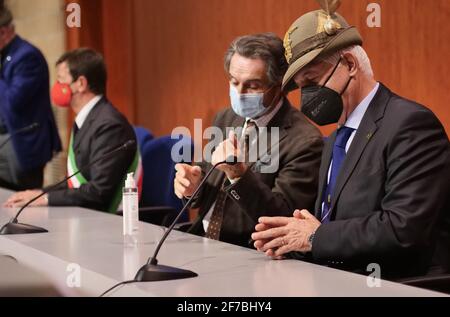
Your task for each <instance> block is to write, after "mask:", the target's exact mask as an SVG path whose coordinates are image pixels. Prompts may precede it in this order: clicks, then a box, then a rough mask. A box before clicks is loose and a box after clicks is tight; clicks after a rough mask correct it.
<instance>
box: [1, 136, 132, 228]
mask: <svg viewBox="0 0 450 317" xmlns="http://www.w3.org/2000/svg"><path fill="white" fill-rule="evenodd" d="M135 143H136V141H135V140H128V141H127V142H125V143H124V144H122V145H121V146H119V147H117V148H115V149H114V150H112V151H110V152H108V153H106V154H104V155H102V156H101V157H99V158H98V159H96V160H94V161H92V162H90V163H89V164H87V165H86V166H83V167H82V168H80V169H79V170H78V171H76V172H75V173H73V174H72V175H69V176H67V177H66V178H64V179H63V180H62V181H60V182H58V183H56V184H54V185H52V186H49V187H47V188H46V189H45V190H43V191H42V193H41V194H39V195H37V196H36V197H34V198H32V199H30V200H29V201H28V202H27V203H26V204H25V205H23V206H22V208H20V209H19V211H18V212H17V213H16V215H15V216H14V217H13V218H12V219H11V220H10V221H9V222H8V223H7V224H5V225H4V226H3V227H2V228H1V229H0V235H10V234H29V233H44V232H48V230H46V229H44V228H40V227H35V226H32V225H27V224H23V223H18V220H17V219H18V218H19V216H20V214H21V213H22V211H23V210H24V209H25V208H27V207H28V206H29V205H31V204H32V203H33V202H35V201H36V200H38V199H39V198H41V197H42V196H44V195H45V194H47V193H49V192H51V191H53V190H54V189H56V188H57V187H59V186H60V185H61V184H63V183H65V182H67V181H68V180H69V179H71V178H72V177H74V176H76V175H78V174H79V173H81V171H83V170H85V169H87V168H88V167H91V166H92V165H94V164H95V163H97V162H99V161H102V160H104V159H107V158H109V157H111V156H113V155H114V154H116V153H117V152H120V151H124V150H128V149H129V148H130V147H131V146H133V145H134V144H135Z"/></svg>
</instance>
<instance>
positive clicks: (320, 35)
mask: <svg viewBox="0 0 450 317" xmlns="http://www.w3.org/2000/svg"><path fill="white" fill-rule="evenodd" d="M308 32H313V33H308ZM316 32H317V33H316ZM361 44H362V40H361V37H360V35H359V33H358V32H357V30H356V29H355V28H354V27H350V26H348V24H347V22H346V21H345V20H344V19H343V18H342V17H341V16H340V15H338V14H333V15H332V16H331V17H329V18H328V15H327V14H326V13H325V12H323V11H314V12H310V13H307V14H305V15H304V16H302V17H300V18H299V19H298V20H297V21H296V22H295V23H294V25H293V26H292V27H291V29H290V31H289V32H288V33H287V35H286V40H285V45H286V46H287V48H286V50H287V51H289V52H290V54H288V55H287V59H288V61H289V64H290V67H289V70H288V71H287V73H286V76H285V78H284V81H283V87H284V88H285V89H288V90H292V89H295V88H296V87H300V88H301V89H302V111H303V112H304V113H305V114H306V115H307V116H309V117H310V118H311V119H312V120H315V121H316V122H317V123H319V124H329V123H333V122H338V129H337V130H336V131H335V132H334V133H333V134H332V135H331V136H330V137H329V139H328V141H327V143H326V146H325V149H324V152H323V156H322V163H321V167H320V177H319V187H318V188H319V190H318V192H319V195H318V198H317V201H316V205H315V209H314V210H313V212H311V213H310V212H308V211H307V210H301V211H300V210H296V211H295V212H294V217H292V218H287V217H286V218H285V217H278V218H276V217H275V218H270V217H263V218H261V219H260V224H258V225H257V226H256V231H257V232H256V233H254V234H253V235H252V237H253V239H254V240H256V242H255V246H256V247H257V248H258V249H259V250H261V251H264V252H266V254H267V255H269V256H272V257H275V258H280V257H283V256H285V255H288V254H289V255H292V256H295V257H300V258H303V259H309V260H312V261H315V262H318V263H321V264H325V265H329V266H334V267H338V268H342V269H346V270H352V271H356V272H360V273H366V274H367V273H371V272H372V271H371V270H372V269H371V268H373V267H374V266H369V264H377V265H379V268H380V272H379V273H381V276H382V277H384V278H393V279H395V278H400V277H409V276H420V275H423V274H426V273H429V272H431V271H435V272H443V271H446V270H448V269H449V266H448V265H449V262H448V259H449V257H448V256H449V252H450V251H449V250H450V243H449V239H448V237H449V232H450V228H449V222H448V220H449V210H448V209H447V208H448V206H446V204H447V202H448V200H447V199H448V195H449V189H450V183H449V182H450V166H449V162H450V148H449V141H448V137H447V135H446V133H445V131H444V128H443V126H442V125H441V123H440V122H439V120H438V119H437V118H436V116H435V115H434V114H433V113H432V112H431V111H430V110H429V109H427V108H425V107H424V106H422V105H419V104H417V103H415V102H413V101H409V100H406V99H404V98H401V97H399V96H397V95H395V94H394V93H392V92H391V91H390V90H389V89H388V88H386V87H385V86H384V85H383V84H381V83H377V82H376V81H375V80H374V76H373V72H372V69H371V65H370V61H369V59H368V57H367V54H366V53H365V51H364V50H363V49H362V47H361V46H360V45H361ZM298 48H301V50H298ZM305 52H306V53H305ZM290 252H294V253H290ZM295 252H298V253H295Z"/></svg>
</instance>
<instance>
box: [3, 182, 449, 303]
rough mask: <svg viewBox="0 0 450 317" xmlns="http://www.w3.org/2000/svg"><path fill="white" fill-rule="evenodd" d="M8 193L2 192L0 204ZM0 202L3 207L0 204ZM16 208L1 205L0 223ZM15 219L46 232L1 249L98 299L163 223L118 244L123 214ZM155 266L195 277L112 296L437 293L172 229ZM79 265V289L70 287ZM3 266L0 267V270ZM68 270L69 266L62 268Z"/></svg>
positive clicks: (60, 213)
mask: <svg viewBox="0 0 450 317" xmlns="http://www.w3.org/2000/svg"><path fill="white" fill-rule="evenodd" d="M10 194H11V192H8V191H6V190H3V189H0V202H1V203H3V202H4V201H5V199H6V198H7V197H8V196H9V195H10ZM0 205H1V204H0ZM15 211H16V210H11V209H4V208H2V207H0V224H2V225H3V223H5V222H7V221H8V220H9V219H10V218H11V217H12V216H13V214H14V213H15ZM19 221H20V222H23V223H27V224H33V225H37V226H41V227H44V228H46V229H48V230H49V232H48V233H44V234H31V235H14V236H0V254H1V253H3V254H7V255H11V256H13V257H15V258H16V259H17V260H18V261H19V262H20V263H22V264H24V265H26V266H29V267H31V268H32V269H34V270H36V271H38V272H41V273H42V274H44V275H45V276H46V277H48V278H50V279H51V280H52V281H53V283H54V284H55V285H56V286H57V287H58V288H59V289H60V290H61V291H62V292H63V293H64V294H66V295H75V296H76V295H82V296H98V295H100V294H101V293H102V292H103V291H105V290H106V289H108V288H109V287H111V286H113V285H114V284H116V283H118V282H120V281H123V280H129V279H132V278H133V277H134V275H135V274H136V272H137V270H138V269H139V268H140V267H141V266H142V265H143V264H144V263H145V262H146V260H147V258H148V257H149V256H150V255H152V254H153V251H154V249H155V246H156V244H157V242H158V241H159V239H160V238H161V236H162V234H163V232H164V231H163V230H164V229H163V228H160V227H158V226H154V225H150V224H146V223H140V228H139V230H140V236H139V242H138V244H137V246H135V247H126V246H125V245H124V244H123V242H122V218H121V217H119V216H115V215H110V214H105V213H102V212H97V211H93V210H87V209H82V208H60V207H50V208H29V209H27V210H25V211H24V212H23V213H22V216H21V217H20V219H19ZM158 259H159V263H160V264H164V265H170V266H175V267H179V268H185V269H189V270H192V271H194V272H196V273H198V275H199V276H198V277H196V278H191V279H184V280H175V281H163V282H148V283H138V284H130V285H126V286H123V287H120V288H118V289H117V290H115V291H113V292H112V293H110V296H186V297H197V296H219V297H240V296H242V297H247V296H255V297H279V296H295V297H300V296H443V294H440V293H435V292H431V291H427V290H422V289H419V288H414V287H409V286H405V285H401V284H397V283H392V282H388V281H381V287H374V288H370V287H368V285H367V278H366V277H365V276H360V275H357V274H353V273H348V272H344V271H340V270H335V269H331V268H327V267H322V266H319V265H314V264H310V263H306V262H301V261H297V260H286V261H273V260H271V259H269V258H267V257H266V256H264V255H263V254H261V253H258V252H256V251H253V250H250V249H246V248H241V247H238V246H234V245H231V244H226V243H222V242H217V241H212V240H208V239H204V238H200V237H197V236H193V235H189V234H186V233H182V232H177V231H174V232H173V233H172V234H171V235H170V236H169V238H168V240H167V241H166V243H165V245H164V246H163V247H162V249H161V252H160V254H159V257H158ZM78 268H79V270H80V273H81V274H80V282H81V286H80V287H75V288H73V287H69V286H68V283H67V281H68V279H69V281H72V282H73V281H77V279H76V277H75V279H74V276H75V275H73V274H74V272H75V273H76V271H77V270H78ZM1 269H2V268H0V270H1ZM68 270H69V271H68Z"/></svg>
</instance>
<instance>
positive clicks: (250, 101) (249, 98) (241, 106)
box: [230, 84, 269, 119]
mask: <svg viewBox="0 0 450 317" xmlns="http://www.w3.org/2000/svg"><path fill="white" fill-rule="evenodd" d="M230 100H231V107H232V108H233V111H234V112H235V113H236V114H237V115H238V116H240V117H242V118H251V119H255V118H258V117H260V116H262V115H263V114H264V113H265V112H266V111H267V110H268V109H269V107H265V106H264V93H256V94H239V92H238V90H237V88H236V87H235V86H233V85H231V84H230Z"/></svg>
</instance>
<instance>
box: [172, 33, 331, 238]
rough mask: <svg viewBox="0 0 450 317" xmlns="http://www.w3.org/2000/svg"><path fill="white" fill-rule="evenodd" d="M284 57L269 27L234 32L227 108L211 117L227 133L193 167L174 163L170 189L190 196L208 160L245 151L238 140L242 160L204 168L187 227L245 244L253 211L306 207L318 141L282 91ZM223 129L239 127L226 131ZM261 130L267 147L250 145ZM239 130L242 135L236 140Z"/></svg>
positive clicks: (227, 66)
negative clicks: (208, 174) (204, 180)
mask: <svg viewBox="0 0 450 317" xmlns="http://www.w3.org/2000/svg"><path fill="white" fill-rule="evenodd" d="M283 56H284V49H283V44H282V41H281V40H280V39H279V38H278V37H276V36H275V35H273V34H256V35H250V36H244V37H240V38H238V39H236V40H235V41H234V42H233V43H232V45H231V46H230V48H229V50H228V52H227V53H226V56H225V69H226V71H227V73H228V74H229V78H230V97H231V108H229V109H226V110H224V111H222V112H220V113H219V114H218V115H217V116H216V119H215V121H214V123H213V126H214V127H216V128H218V129H220V130H219V131H220V132H221V133H220V135H223V136H225V139H226V140H224V141H223V142H221V143H220V144H217V146H216V147H215V150H214V153H213V154H212V158H211V160H207V159H206V160H205V161H204V162H203V163H201V164H199V165H200V166H189V165H185V164H178V165H177V166H176V169H177V174H176V179H175V192H176V194H177V196H178V197H180V198H182V197H188V196H190V195H192V193H193V192H194V191H195V189H196V188H197V186H198V185H199V183H200V181H201V178H202V174H205V173H206V172H207V171H208V170H209V169H210V168H211V167H212V164H213V165H214V164H216V163H218V162H221V161H223V160H225V159H226V158H227V157H229V156H236V157H241V153H242V154H244V152H245V150H244V147H243V146H239V143H240V144H241V145H242V144H244V145H245V144H246V145H245V146H246V149H247V152H248V153H247V155H246V156H247V159H246V160H245V162H242V161H241V162H239V163H238V164H237V165H235V166H230V165H221V166H219V167H218V169H217V170H216V171H215V172H214V173H213V174H212V175H211V177H210V178H209V180H208V181H207V183H206V186H205V188H204V189H203V190H202V192H201V194H200V196H199V197H198V198H197V199H196V201H195V204H194V205H193V207H194V208H200V216H199V217H198V219H197V220H196V221H195V223H194V224H193V226H192V227H191V229H190V230H189V231H190V232H193V233H196V234H199V235H205V236H206V237H208V238H211V239H216V240H221V241H225V242H229V243H233V244H237V245H241V246H245V247H252V242H251V239H250V235H251V233H252V231H253V228H254V226H255V224H256V222H257V220H258V218H259V217H260V216H262V215H273V216H275V215H288V214H290V213H291V212H292V210H293V209H292V208H299V207H300V206H304V208H306V206H311V207H312V206H313V203H314V200H315V198H316V186H317V177H318V168H319V164H320V156H321V151H322V146H323V141H322V136H321V134H320V132H319V131H318V130H317V129H316V128H315V127H314V126H313V125H312V124H311V123H309V122H308V121H307V120H306V118H305V117H304V116H303V115H302V114H301V113H300V112H299V111H298V110H296V109H294V108H292V107H291V105H290V103H289V101H288V100H287V99H286V97H285V96H284V95H283V94H282V93H281V80H282V77H283V75H284V73H285V71H286V68H287V64H286V61H285V60H284V57H283ZM227 128H240V129H241V130H240V131H236V133H233V132H231V133H229V131H228V130H229V129H227ZM237 130H239V129H237ZM263 131H264V132H267V140H269V142H268V143H269V145H268V147H267V148H266V149H261V148H259V149H258V153H255V152H252V150H255V151H256V148H257V146H258V145H261V142H260V141H261V139H262V138H263V134H264V132H263ZM275 134H277V135H276V137H275ZM246 136H248V142H247V143H245V142H241V141H242V140H243V139H244V138H245V137H246ZM227 137H228V138H227ZM270 140H274V142H270ZM241 149H242V151H241ZM249 153H250V154H249ZM252 154H255V155H252ZM252 156H253V159H252ZM211 163H212V164H211ZM300 208H302V207H300Z"/></svg>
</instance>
